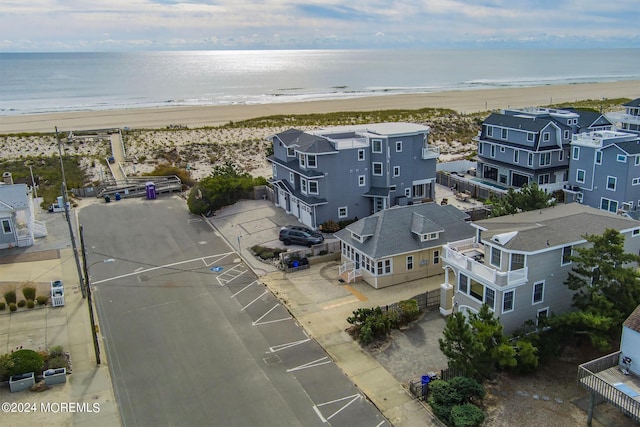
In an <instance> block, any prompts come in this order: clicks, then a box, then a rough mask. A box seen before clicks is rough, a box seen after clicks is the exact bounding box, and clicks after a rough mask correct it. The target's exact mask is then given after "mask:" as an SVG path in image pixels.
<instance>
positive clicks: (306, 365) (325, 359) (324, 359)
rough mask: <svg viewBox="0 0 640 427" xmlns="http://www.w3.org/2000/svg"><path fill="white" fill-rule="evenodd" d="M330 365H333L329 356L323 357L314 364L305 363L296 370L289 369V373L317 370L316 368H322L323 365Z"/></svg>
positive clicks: (313, 362)
mask: <svg viewBox="0 0 640 427" xmlns="http://www.w3.org/2000/svg"><path fill="white" fill-rule="evenodd" d="M328 363H331V360H329V358H328V357H327V356H325V357H322V358H320V359H317V360H314V361H312V362H307V363H304V364H302V365H300V366H296V367H295V368H291V369H287V372H295V371H301V370H303V369H307V368H315V367H316V366H322V365H326V364H328Z"/></svg>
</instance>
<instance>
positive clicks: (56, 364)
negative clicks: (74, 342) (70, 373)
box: [47, 354, 69, 369]
mask: <svg viewBox="0 0 640 427" xmlns="http://www.w3.org/2000/svg"><path fill="white" fill-rule="evenodd" d="M68 367H69V365H68V363H67V358H66V356H65V355H64V354H63V355H61V356H56V357H49V359H48V360H47V368H48V369H58V368H68Z"/></svg>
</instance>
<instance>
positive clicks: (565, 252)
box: [560, 246, 572, 265]
mask: <svg viewBox="0 0 640 427" xmlns="http://www.w3.org/2000/svg"><path fill="white" fill-rule="evenodd" d="M571 251H572V247H571V246H565V247H564V248H562V262H561V263H560V265H567V264H571Z"/></svg>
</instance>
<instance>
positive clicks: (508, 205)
mask: <svg viewBox="0 0 640 427" xmlns="http://www.w3.org/2000/svg"><path fill="white" fill-rule="evenodd" d="M490 203H491V216H492V217H498V216H503V215H511V214H515V213H518V212H526V211H533V210H536V209H544V208H546V207H549V206H552V205H554V204H555V202H554V201H553V200H552V197H551V195H550V194H547V193H546V192H545V191H544V190H541V189H540V187H538V184H536V183H535V182H534V183H533V184H531V185H524V186H523V187H522V188H520V189H519V190H514V189H513V188H509V190H508V191H507V194H505V195H504V196H502V197H495V196H492V197H491V199H490Z"/></svg>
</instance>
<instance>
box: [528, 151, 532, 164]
mask: <svg viewBox="0 0 640 427" xmlns="http://www.w3.org/2000/svg"><path fill="white" fill-rule="evenodd" d="M527 165H528V166H533V153H529V156H528V158H527Z"/></svg>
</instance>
